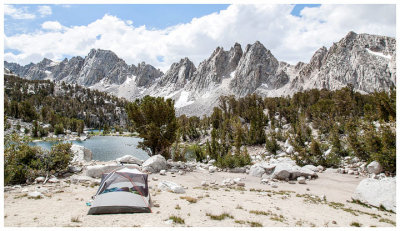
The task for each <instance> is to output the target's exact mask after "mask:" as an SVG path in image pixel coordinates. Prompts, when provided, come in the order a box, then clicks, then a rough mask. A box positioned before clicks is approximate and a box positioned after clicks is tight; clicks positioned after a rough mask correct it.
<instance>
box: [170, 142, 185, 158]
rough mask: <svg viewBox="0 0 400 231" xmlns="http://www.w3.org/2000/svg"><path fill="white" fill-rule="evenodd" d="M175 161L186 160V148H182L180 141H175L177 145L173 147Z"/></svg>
mask: <svg viewBox="0 0 400 231" xmlns="http://www.w3.org/2000/svg"><path fill="white" fill-rule="evenodd" d="M172 160H173V161H186V158H185V150H184V151H183V152H182V150H181V148H180V147H179V144H178V142H175V146H174V148H173V156H172Z"/></svg>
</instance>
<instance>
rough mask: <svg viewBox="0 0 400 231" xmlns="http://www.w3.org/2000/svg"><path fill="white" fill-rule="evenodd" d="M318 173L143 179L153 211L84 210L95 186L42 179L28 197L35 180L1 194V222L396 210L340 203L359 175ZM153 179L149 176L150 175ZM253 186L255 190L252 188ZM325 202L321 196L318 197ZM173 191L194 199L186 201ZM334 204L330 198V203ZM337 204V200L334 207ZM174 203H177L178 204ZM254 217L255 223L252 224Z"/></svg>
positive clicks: (371, 222) (366, 218)
mask: <svg viewBox="0 0 400 231" xmlns="http://www.w3.org/2000/svg"><path fill="white" fill-rule="evenodd" d="M318 175H319V178H318V179H316V180H312V181H307V184H297V183H296V184H289V183H287V182H278V183H277V185H278V188H272V187H271V186H269V185H263V184H260V178H257V177H252V176H249V175H247V174H239V173H227V172H216V173H213V174H209V173H208V172H202V171H200V170H196V171H195V172H190V173H186V174H185V175H177V174H171V173H169V172H168V173H167V175H166V176H160V175H159V174H152V175H150V176H149V179H150V181H149V185H150V186H151V188H152V189H151V195H152V199H153V201H154V204H158V205H159V207H152V211H153V213H147V214H116V215H87V212H88V210H89V207H88V206H87V205H86V202H88V201H89V200H90V199H91V196H92V195H94V194H95V192H96V190H97V186H95V187H90V186H88V185H84V184H71V183H66V182H61V183H57V184H53V185H51V184H46V185H44V186H42V187H47V188H48V190H49V192H50V193H48V194H46V195H47V196H45V197H44V198H43V199H28V198H27V197H26V193H24V192H21V191H22V190H23V189H24V188H28V189H29V190H30V191H33V190H34V187H37V185H36V186H35V185H31V186H26V187H23V188H22V189H16V190H12V191H8V192H5V208H4V213H5V216H4V225H5V226H69V227H71V226H107V227H110V226H130V227H132V226H139V227H145V226H167V227H168V226H239V227H240V226H251V225H255V224H258V225H262V226H319V227H324V226H329V227H331V226H333V227H334V226H336V227H337V226H350V225H351V223H353V222H357V223H358V224H360V225H361V226H363V227H368V226H390V227H393V223H392V224H391V222H394V221H396V214H393V213H389V212H384V211H379V210H378V209H376V208H367V207H363V206H361V205H358V204H355V203H351V202H348V200H351V195H352V193H353V192H354V190H355V188H356V187H357V185H358V183H359V182H360V181H361V180H362V177H360V178H355V176H352V175H341V174H337V173H319V174H318ZM153 177H156V178H158V181H153V180H152V178H153ZM237 177H242V178H245V179H244V180H243V182H245V183H246V186H245V187H244V191H243V189H238V188H237V187H234V188H228V187H225V186H214V187H201V186H200V184H201V181H203V180H206V181H208V182H211V181H213V180H216V182H217V183H221V182H222V180H224V179H226V178H237ZM161 180H169V181H173V182H176V183H179V184H181V185H182V186H184V187H185V188H187V189H186V193H184V194H175V193H171V192H159V191H158V190H157V184H158V182H159V181H161ZM253 189H256V190H253ZM323 195H325V196H326V201H321V200H320V199H319V198H320V197H321V196H323ZM181 196H189V197H193V198H196V199H197V202H196V203H189V202H188V201H187V200H186V199H182V198H180V197H181ZM332 202H335V203H332ZM338 203H342V205H341V204H338ZM178 205H179V206H178ZM255 211H256V212H255ZM207 213H210V214H212V215H220V214H222V213H227V214H229V215H230V216H231V217H226V218H225V219H223V220H213V219H211V218H210V216H207V215H206V214H207ZM170 216H177V217H180V218H182V219H183V220H184V224H175V223H171V222H168V220H169V217H170ZM252 222H256V223H252Z"/></svg>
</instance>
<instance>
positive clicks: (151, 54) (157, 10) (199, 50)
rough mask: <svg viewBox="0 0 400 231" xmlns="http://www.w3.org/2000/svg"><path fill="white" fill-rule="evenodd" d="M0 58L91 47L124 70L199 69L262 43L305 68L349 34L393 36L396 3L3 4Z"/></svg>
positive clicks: (22, 59)
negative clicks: (0, 52)
mask: <svg viewBox="0 0 400 231" xmlns="http://www.w3.org/2000/svg"><path fill="white" fill-rule="evenodd" d="M4 12H5V15H4V28H5V36H4V48H5V50H4V59H5V60H7V61H9V62H16V63H20V64H23V65H25V64H28V63H30V62H34V63H37V62H40V61H41V60H42V59H43V58H45V57H46V58H49V59H52V60H55V61H59V60H62V59H64V58H65V57H67V58H70V57H72V56H81V57H84V56H86V55H87V54H88V52H89V51H90V49H92V48H100V49H105V50H111V51H113V52H115V53H116V54H117V55H118V56H119V57H120V58H122V59H124V60H125V61H126V62H127V63H128V64H137V63H139V62H142V61H144V62H146V63H149V64H151V65H153V66H156V67H158V68H160V69H162V70H164V71H165V70H167V69H168V68H169V67H170V66H171V64H172V63H173V62H178V61H179V60H180V59H181V58H184V57H188V58H189V59H190V60H192V61H193V62H194V64H195V65H198V64H199V63H200V62H201V61H202V60H204V59H207V58H208V57H209V56H210V54H211V53H212V52H213V50H214V49H215V48H216V47H218V46H219V47H223V48H224V49H225V50H229V49H230V48H231V47H232V46H233V45H234V44H235V43H236V42H238V43H239V44H241V45H242V48H245V47H246V45H247V44H252V43H254V42H256V41H260V42H261V43H262V44H263V45H264V46H265V47H266V48H267V49H269V50H271V52H272V54H274V56H275V57H276V58H277V59H278V60H281V61H286V62H288V63H291V64H296V63H297V62H299V61H302V62H308V61H309V59H310V58H311V56H312V55H313V54H314V52H315V51H316V50H317V49H319V48H320V47H322V46H326V47H328V48H329V47H330V46H331V45H332V43H334V42H337V41H339V40H340V39H341V38H343V37H344V36H345V35H346V34H347V33H348V32H349V31H355V32H356V33H370V34H378V35H386V36H392V37H394V36H395V34H396V5H378V4H375V5H368V4H365V5H362V4H361V5H339V4H322V5H287V4H286V5H285V4H258V5H252V4H238V5H235V4H233V5H221V4H210V5H171V4H167V5H115V4H114V5H112V4H108V5H73V4H72V5H54V4H53V5H5V7H4Z"/></svg>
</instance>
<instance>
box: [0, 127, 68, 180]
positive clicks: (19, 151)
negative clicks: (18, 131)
mask: <svg viewBox="0 0 400 231" xmlns="http://www.w3.org/2000/svg"><path fill="white" fill-rule="evenodd" d="M4 147H5V151H4V182H5V184H6V185H8V184H23V183H26V181H32V180H33V179H35V178H36V177H37V176H39V175H44V174H45V173H49V172H55V171H63V170H66V169H67V167H68V165H69V162H70V160H71V158H72V155H71V150H70V148H71V144H68V143H67V144H63V143H60V144H57V145H55V146H53V148H52V150H51V151H50V152H46V151H44V150H43V149H41V148H40V147H31V146H29V145H28V144H26V143H23V142H22V141H21V140H20V139H19V138H18V136H17V135H13V136H11V137H10V136H8V137H6V139H5V145H4Z"/></svg>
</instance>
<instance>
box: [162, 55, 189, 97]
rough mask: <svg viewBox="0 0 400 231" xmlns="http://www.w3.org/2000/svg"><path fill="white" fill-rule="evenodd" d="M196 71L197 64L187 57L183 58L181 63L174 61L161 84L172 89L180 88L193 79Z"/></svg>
mask: <svg viewBox="0 0 400 231" xmlns="http://www.w3.org/2000/svg"><path fill="white" fill-rule="evenodd" d="M195 72H196V67H195V65H194V64H193V63H192V61H190V60H189V59H188V58H187V57H186V58H184V59H181V60H180V61H179V63H173V64H172V65H171V67H170V69H169V70H168V71H167V73H165V75H164V76H163V78H162V79H161V81H160V82H159V86H160V87H171V88H172V90H179V89H181V88H183V87H184V86H185V85H186V83H188V82H190V81H191V80H192V78H193V75H194V73H195Z"/></svg>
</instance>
